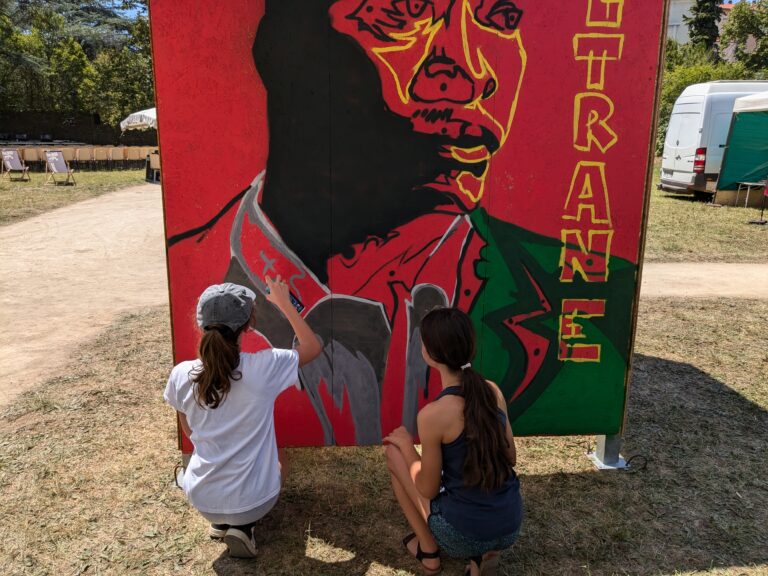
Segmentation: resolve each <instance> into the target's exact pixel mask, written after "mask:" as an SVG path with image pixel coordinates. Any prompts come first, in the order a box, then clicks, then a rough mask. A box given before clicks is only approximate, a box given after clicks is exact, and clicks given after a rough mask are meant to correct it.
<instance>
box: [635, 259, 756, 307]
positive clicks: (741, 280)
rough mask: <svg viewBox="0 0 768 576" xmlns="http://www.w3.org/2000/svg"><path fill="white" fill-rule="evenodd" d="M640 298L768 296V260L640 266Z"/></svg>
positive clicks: (652, 263)
mask: <svg viewBox="0 0 768 576" xmlns="http://www.w3.org/2000/svg"><path fill="white" fill-rule="evenodd" d="M640 296H641V297H642V298H658V297H661V296H679V297H682V298H760V299H768V263H766V264H721V263H706V262H695V263H694V262H691V263H685V262H678V263H669V264H666V263H658V262H649V263H647V264H645V265H644V266H643V285H642V289H641V291H640Z"/></svg>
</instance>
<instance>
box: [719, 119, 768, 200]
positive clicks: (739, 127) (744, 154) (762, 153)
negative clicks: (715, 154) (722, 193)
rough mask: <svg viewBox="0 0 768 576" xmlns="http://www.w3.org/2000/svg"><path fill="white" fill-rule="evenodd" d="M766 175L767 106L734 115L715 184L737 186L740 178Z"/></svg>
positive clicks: (722, 187)
mask: <svg viewBox="0 0 768 576" xmlns="http://www.w3.org/2000/svg"><path fill="white" fill-rule="evenodd" d="M766 177H768V110H767V111H761V112H738V113H736V114H734V115H733V121H732V124H731V133H730V136H729V138H728V149H727V151H726V155H725V158H723V166H722V168H721V170H720V179H719V180H718V183H717V187H718V189H720V190H736V189H737V188H738V186H739V184H738V183H739V182H758V181H760V180H764V179H765V178H766Z"/></svg>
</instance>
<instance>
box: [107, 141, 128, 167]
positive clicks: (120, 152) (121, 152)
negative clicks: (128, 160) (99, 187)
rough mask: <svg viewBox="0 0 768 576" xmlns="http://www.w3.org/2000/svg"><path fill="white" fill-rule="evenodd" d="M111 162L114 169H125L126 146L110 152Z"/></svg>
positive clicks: (117, 147) (116, 147)
mask: <svg viewBox="0 0 768 576" xmlns="http://www.w3.org/2000/svg"><path fill="white" fill-rule="evenodd" d="M109 160H110V162H111V164H112V168H114V167H115V163H117V167H118V168H120V169H123V168H125V146H115V147H114V148H110V150H109Z"/></svg>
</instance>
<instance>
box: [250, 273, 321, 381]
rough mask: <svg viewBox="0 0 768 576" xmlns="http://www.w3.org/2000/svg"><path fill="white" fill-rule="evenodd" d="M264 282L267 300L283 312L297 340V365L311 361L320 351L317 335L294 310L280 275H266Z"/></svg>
mask: <svg viewBox="0 0 768 576" xmlns="http://www.w3.org/2000/svg"><path fill="white" fill-rule="evenodd" d="M266 282H267V287H268V288H269V294H267V300H269V301H270V302H272V304H274V305H275V306H277V307H278V309H279V310H280V312H282V313H283V315H284V316H285V318H286V319H287V320H288V323H289V324H290V325H291V328H293V332H294V333H295V334H296V339H297V340H298V341H299V344H298V345H297V346H296V351H297V352H298V353H299V366H304V365H305V364H307V363H309V362H312V360H314V359H315V358H317V357H318V356H319V355H320V352H321V351H322V347H321V346H320V342H319V341H318V339H317V336H315V333H314V332H313V331H312V328H310V327H309V324H307V323H306V321H305V320H304V318H302V317H301V315H300V314H299V313H298V312H297V311H296V308H294V307H293V304H292V303H291V294H290V292H289V290H288V286H287V285H286V283H285V282H283V281H282V280H281V278H280V276H278V277H277V279H275V280H272V279H271V278H269V277H267V278H266ZM252 324H253V323H252Z"/></svg>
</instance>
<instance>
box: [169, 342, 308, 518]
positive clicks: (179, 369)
mask: <svg viewBox="0 0 768 576" xmlns="http://www.w3.org/2000/svg"><path fill="white" fill-rule="evenodd" d="M200 365H201V362H200V360H192V361H188V362H182V363H181V364H178V365H177V366H175V367H174V368H173V370H172V371H171V376H170V378H169V379H168V385H167V386H166V388H165V394H164V395H163V397H164V398H165V401H166V402H168V404H170V405H171V406H173V407H174V408H175V409H176V410H178V411H179V412H182V413H184V414H185V415H186V417H187V422H188V423H189V427H190V429H191V430H192V437H191V440H192V443H193V444H194V445H195V450H194V452H193V454H192V457H191V458H190V460H189V466H187V470H186V472H185V474H184V481H183V483H182V488H183V489H184V491H185V492H186V494H187V498H188V499H189V501H190V503H191V504H192V505H193V506H194V507H195V508H197V509H198V510H200V511H202V512H211V513H220V514H237V513H239V512H246V511H248V510H251V509H253V508H256V507H257V506H259V505H260V504H263V503H264V502H266V501H267V500H269V499H270V498H273V497H274V496H277V494H278V493H279V492H280V468H279V463H278V460H277V442H276V440H275V419H274V408H275V399H276V398H277V396H278V394H280V393H281V392H282V391H283V390H285V389H286V388H288V387H289V386H291V385H292V384H295V385H296V386H297V387H298V385H299V382H298V379H299V370H298V369H299V353H298V352H297V351H296V350H280V349H277V348H271V349H268V350H262V351H260V352H257V353H255V354H247V353H240V365H239V366H238V367H237V370H239V371H240V373H241V374H242V378H240V380H232V388H231V389H230V391H229V394H227V396H226V398H225V399H224V401H223V402H222V403H221V404H219V406H218V408H215V409H212V408H202V407H201V406H200V405H199V404H198V403H197V402H196V401H195V397H194V393H193V385H194V384H193V382H192V381H191V380H190V373H191V372H192V370H194V369H195V368H198V367H199V366H200Z"/></svg>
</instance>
